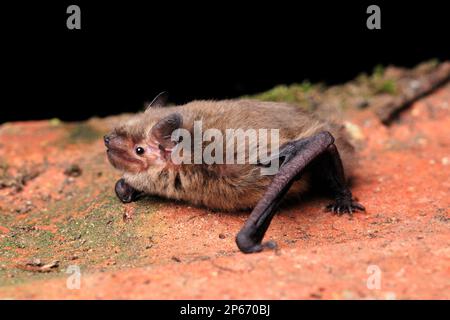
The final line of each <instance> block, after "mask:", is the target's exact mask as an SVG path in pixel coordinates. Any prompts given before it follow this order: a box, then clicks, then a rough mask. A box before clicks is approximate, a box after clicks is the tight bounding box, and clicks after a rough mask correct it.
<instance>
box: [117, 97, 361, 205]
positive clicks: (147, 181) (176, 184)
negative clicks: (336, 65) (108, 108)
mask: <svg viewBox="0 0 450 320" xmlns="http://www.w3.org/2000/svg"><path fill="white" fill-rule="evenodd" d="M175 112H177V113H179V114H180V115H182V118H183V125H182V128H185V129H187V130H190V131H192V130H193V123H194V120H202V122H203V131H205V130H206V129H208V128H216V129H219V130H221V132H222V133H223V134H224V136H225V129H238V128H241V129H243V130H246V129H256V130H257V129H260V128H263V129H279V130H280V131H279V132H280V146H282V145H283V144H284V143H287V142H289V141H292V140H298V139H301V138H305V137H308V136H311V135H314V134H316V133H318V132H320V131H324V130H326V131H329V132H331V134H332V135H333V136H334V138H335V144H336V146H337V148H338V150H339V152H340V155H341V158H342V162H343V164H344V169H345V172H346V174H347V175H348V174H349V172H350V169H351V163H352V160H353V147H352V146H351V145H350V144H349V143H348V140H347V139H346V137H345V133H344V130H343V128H342V126H339V125H337V124H335V123H333V122H329V121H325V120H322V119H319V118H318V117H317V116H315V115H313V114H309V113H306V112H305V111H303V110H301V109H300V108H299V107H297V106H294V105H290V104H286V103H276V102H260V101H255V100H224V101H193V102H190V103H188V104H185V105H182V106H176V107H164V108H152V107H151V108H149V109H148V110H147V111H146V112H145V113H141V114H138V115H136V116H134V117H133V118H131V119H130V120H128V121H127V122H126V123H124V124H122V125H120V126H119V127H117V128H116V129H115V132H114V135H115V136H118V137H121V138H122V146H123V145H125V147H126V148H129V154H128V156H125V158H123V157H122V158H120V157H121V156H119V157H115V158H114V157H110V161H111V163H112V164H113V165H115V166H116V167H118V168H120V169H122V170H123V171H124V175H123V178H124V179H125V181H126V183H128V184H129V185H130V186H132V187H133V188H135V189H137V190H140V191H143V192H144V193H147V194H151V195H158V196H162V197H166V198H169V199H177V200H184V201H188V202H190V203H193V204H195V205H200V206H206V207H208V208H212V209H220V210H240V209H251V208H253V207H254V206H255V205H256V203H257V202H258V200H260V199H261V197H262V196H263V194H264V192H265V191H266V189H267V187H268V185H269V184H270V182H271V181H272V179H273V176H264V175H261V173H260V169H261V167H260V166H257V165H254V164H244V165H238V164H233V165H226V164H212V165H206V164H202V165H194V164H192V165H188V164H182V165H174V164H172V163H170V162H158V163H157V164H154V165H147V164H145V163H144V162H139V161H141V160H139V159H137V160H136V159H134V160H132V161H131V162H130V161H128V160H127V159H128V157H134V158H136V155H135V154H134V149H135V146H136V145H139V144H143V143H144V144H145V143H146V141H147V140H148V139H151V138H149V137H150V136H151V129H152V128H153V126H154V125H155V124H156V123H157V122H158V121H159V120H160V119H162V118H164V117H166V116H168V115H170V114H173V113H175ZM269 143H270V142H269ZM268 150H270V148H269V147H268ZM247 154H248V153H247ZM311 174H312V173H311V172H307V173H305V174H304V175H302V177H301V178H300V179H299V180H298V181H296V182H295V183H294V184H293V185H292V187H291V189H290V191H289V193H288V194H287V198H292V197H297V196H299V195H301V194H302V193H303V192H305V191H306V190H307V189H308V188H309V186H310V180H311V179H313V178H312V177H311Z"/></svg>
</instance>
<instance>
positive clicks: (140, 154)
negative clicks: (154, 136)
mask: <svg viewBox="0 0 450 320" xmlns="http://www.w3.org/2000/svg"><path fill="white" fill-rule="evenodd" d="M144 152H145V150H144V148H142V147H137V148H136V154H137V155H139V156H142V155H143V154H144Z"/></svg>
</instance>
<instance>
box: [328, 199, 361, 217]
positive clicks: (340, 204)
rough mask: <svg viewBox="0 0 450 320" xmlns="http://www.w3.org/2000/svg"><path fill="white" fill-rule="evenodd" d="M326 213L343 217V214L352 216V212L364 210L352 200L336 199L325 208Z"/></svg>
mask: <svg viewBox="0 0 450 320" xmlns="http://www.w3.org/2000/svg"><path fill="white" fill-rule="evenodd" d="M326 210H327V211H331V212H332V213H335V214H337V215H339V216H341V215H343V214H344V213H348V214H349V215H353V212H356V211H358V210H359V211H366V208H364V206H363V205H362V204H360V203H358V202H356V201H355V200H353V199H345V198H344V199H342V198H340V199H336V201H335V202H333V203H331V204H329V205H328V206H327V207H326Z"/></svg>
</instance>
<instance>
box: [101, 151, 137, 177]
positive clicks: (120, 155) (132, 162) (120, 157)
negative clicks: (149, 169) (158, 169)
mask: <svg viewBox="0 0 450 320" xmlns="http://www.w3.org/2000/svg"><path fill="white" fill-rule="evenodd" d="M106 154H107V156H108V160H109V162H110V163H111V164H112V166H113V167H114V168H116V169H118V170H122V171H128V172H137V171H141V170H143V169H145V168H144V167H145V163H144V162H143V161H140V160H138V159H136V158H132V157H130V156H129V155H128V154H127V152H126V151H123V150H117V149H112V148H106Z"/></svg>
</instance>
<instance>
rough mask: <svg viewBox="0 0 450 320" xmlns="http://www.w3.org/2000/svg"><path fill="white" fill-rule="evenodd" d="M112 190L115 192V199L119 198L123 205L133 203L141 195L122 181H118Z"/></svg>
mask: <svg viewBox="0 0 450 320" xmlns="http://www.w3.org/2000/svg"><path fill="white" fill-rule="evenodd" d="M114 189H115V191H116V195H117V198H119V199H120V201H122V202H123V203H130V202H133V201H135V200H136V199H137V198H138V197H139V195H140V194H141V192H140V191H138V190H136V189H134V188H133V187H132V186H130V185H129V184H128V183H126V182H125V180H124V179H120V180H118V181H117V182H116V186H115V188H114Z"/></svg>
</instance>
